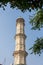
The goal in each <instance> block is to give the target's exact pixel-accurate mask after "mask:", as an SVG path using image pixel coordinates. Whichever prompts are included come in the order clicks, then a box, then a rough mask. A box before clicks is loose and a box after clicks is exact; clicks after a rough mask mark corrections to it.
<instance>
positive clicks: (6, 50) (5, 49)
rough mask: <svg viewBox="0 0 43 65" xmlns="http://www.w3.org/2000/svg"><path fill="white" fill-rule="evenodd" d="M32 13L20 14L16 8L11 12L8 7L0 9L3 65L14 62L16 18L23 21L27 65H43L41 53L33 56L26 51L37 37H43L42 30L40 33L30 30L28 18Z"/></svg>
mask: <svg viewBox="0 0 43 65" xmlns="http://www.w3.org/2000/svg"><path fill="white" fill-rule="evenodd" d="M33 13H34V11H32V12H28V11H27V12H25V13H22V12H21V11H20V10H16V8H15V9H13V10H12V9H11V8H10V7H9V5H8V6H7V7H6V10H5V11H3V9H2V8H0V63H2V64H3V65H10V64H12V63H13V62H14V57H13V51H14V48H15V40H14V36H15V34H16V19H17V18H18V17H22V18H24V19H25V34H26V35H27V39H26V43H25V44H26V50H27V52H28V56H27V58H26V59H27V65H43V53H42V54H41V56H38V55H36V56H35V55H34V54H32V55H30V51H29V50H28V49H29V48H30V47H31V46H32V45H33V43H34V41H35V40H36V39H37V37H42V36H43V29H41V30H40V31H38V30H36V31H34V30H31V25H30V24H29V16H30V15H32V14H33ZM5 59H6V60H5Z"/></svg>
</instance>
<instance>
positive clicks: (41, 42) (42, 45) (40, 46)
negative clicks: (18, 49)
mask: <svg viewBox="0 0 43 65" xmlns="http://www.w3.org/2000/svg"><path fill="white" fill-rule="evenodd" d="M29 50H32V53H31V54H33V53H34V54H39V55H40V54H41V53H42V52H43V38H37V40H36V41H35V44H34V45H33V46H32V47H31V48H30V49H29Z"/></svg>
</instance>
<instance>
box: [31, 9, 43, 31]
mask: <svg viewBox="0 0 43 65" xmlns="http://www.w3.org/2000/svg"><path fill="white" fill-rule="evenodd" d="M30 23H31V25H32V29H34V30H36V29H39V30H40V28H42V27H43V9H41V10H39V11H38V12H37V13H36V15H35V16H34V18H32V19H31V20H30Z"/></svg>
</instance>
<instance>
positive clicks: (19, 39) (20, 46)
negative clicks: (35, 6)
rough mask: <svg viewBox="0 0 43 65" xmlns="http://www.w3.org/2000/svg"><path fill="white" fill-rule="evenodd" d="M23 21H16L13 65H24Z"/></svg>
mask: <svg viewBox="0 0 43 65" xmlns="http://www.w3.org/2000/svg"><path fill="white" fill-rule="evenodd" d="M24 26H25V24H24V19H23V18H18V19H17V21H16V35H15V41H16V46H15V51H14V54H13V55H14V65H26V56H27V52H26V51H25V39H26V35H25V31H24Z"/></svg>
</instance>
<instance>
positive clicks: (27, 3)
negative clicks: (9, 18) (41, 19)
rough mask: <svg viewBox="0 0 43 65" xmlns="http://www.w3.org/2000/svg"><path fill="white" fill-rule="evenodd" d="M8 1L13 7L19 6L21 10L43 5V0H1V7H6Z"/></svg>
mask: <svg viewBox="0 0 43 65" xmlns="http://www.w3.org/2000/svg"><path fill="white" fill-rule="evenodd" d="M7 3H9V4H10V7H11V8H15V7H17V8H18V9H20V10H21V11H25V10H29V11H31V9H38V8H42V6H43V0H0V7H2V8H3V9H4V7H5V6H7Z"/></svg>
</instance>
